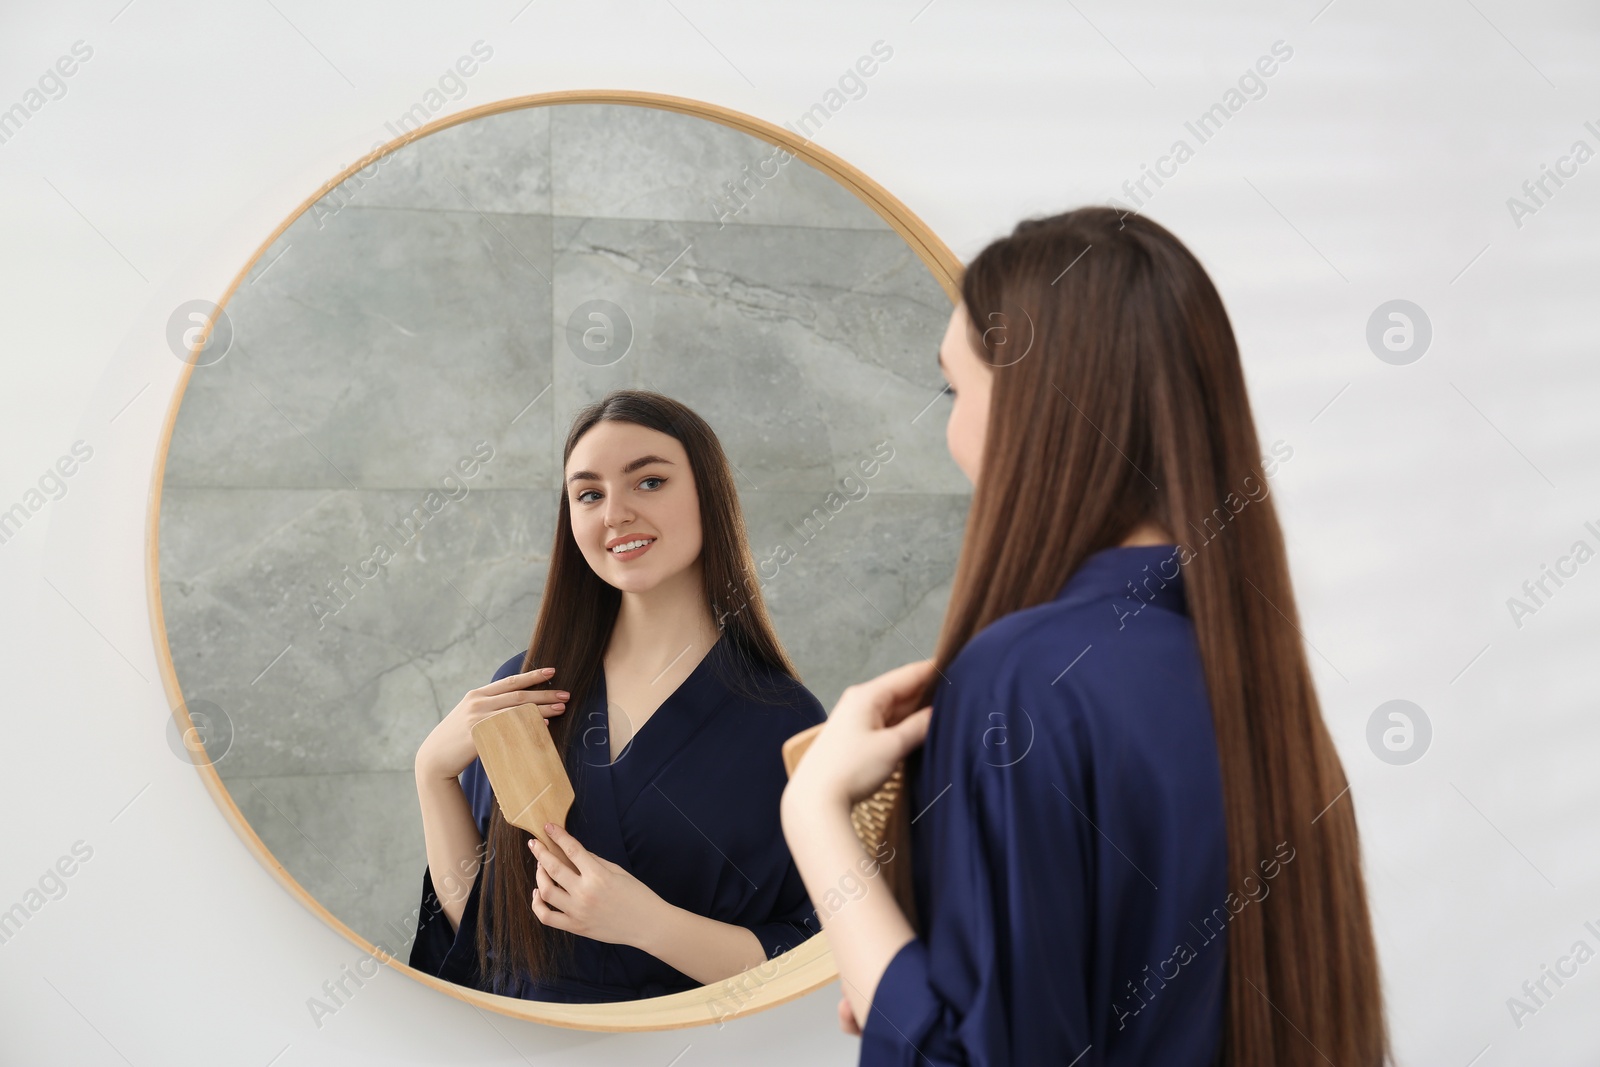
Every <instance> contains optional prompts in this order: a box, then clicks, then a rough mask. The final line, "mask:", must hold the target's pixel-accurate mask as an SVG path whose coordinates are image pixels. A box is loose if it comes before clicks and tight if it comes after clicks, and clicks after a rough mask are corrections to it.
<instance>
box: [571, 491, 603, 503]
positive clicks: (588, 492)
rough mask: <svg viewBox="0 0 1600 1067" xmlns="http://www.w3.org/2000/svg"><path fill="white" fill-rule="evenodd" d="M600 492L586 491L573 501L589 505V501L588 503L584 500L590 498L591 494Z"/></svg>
mask: <svg viewBox="0 0 1600 1067" xmlns="http://www.w3.org/2000/svg"><path fill="white" fill-rule="evenodd" d="M599 491H600V490H598V489H585V490H584V491H583V492H581V493H579V494H578V495H577V496H575V497H573V498H572V499H574V500H576V501H577V502H578V503H580V504H587V503H589V501H587V500H585V499H583V498H584V497H586V496H588V495H589V494H590V493H598V492H599Z"/></svg>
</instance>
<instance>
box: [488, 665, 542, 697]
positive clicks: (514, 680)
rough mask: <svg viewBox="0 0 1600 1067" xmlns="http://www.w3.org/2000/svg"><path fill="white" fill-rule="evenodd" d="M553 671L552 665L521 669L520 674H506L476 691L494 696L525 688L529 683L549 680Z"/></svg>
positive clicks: (533, 683)
mask: <svg viewBox="0 0 1600 1067" xmlns="http://www.w3.org/2000/svg"><path fill="white" fill-rule="evenodd" d="M555 672H556V669H555V668H554V667H538V668H536V669H534V670H531V671H523V672H522V673H520V674H508V675H506V676H505V677H504V678H501V679H500V680H499V681H497V682H490V683H489V684H488V685H486V686H482V687H481V688H479V690H478V692H479V693H482V694H483V695H484V696H496V695H498V694H500V693H509V692H511V691H513V690H516V689H526V688H527V687H528V686H530V685H537V684H539V683H540V682H547V681H549V680H550V676H551V675H553V674H555Z"/></svg>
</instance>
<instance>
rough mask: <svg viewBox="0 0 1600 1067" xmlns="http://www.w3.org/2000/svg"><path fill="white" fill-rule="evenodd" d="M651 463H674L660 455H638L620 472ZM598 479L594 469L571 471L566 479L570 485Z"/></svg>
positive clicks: (631, 471)
mask: <svg viewBox="0 0 1600 1067" xmlns="http://www.w3.org/2000/svg"><path fill="white" fill-rule="evenodd" d="M652 463H665V464H666V465H667V466H669V467H671V466H673V465H674V464H673V462H672V460H670V459H663V458H662V457H660V456H654V455H651V456H640V457H639V458H638V459H636V460H634V461H633V462H632V463H629V464H628V465H627V466H626V467H623V468H622V473H623V474H632V473H633V472H634V471H636V470H638V469H639V468H640V467H646V466H649V465H650V464H652ZM599 480H600V476H599V475H598V474H596V473H595V472H594V471H573V472H572V476H571V477H569V478H568V479H567V484H568V485H571V484H572V483H573V482H580V481H590V482H598V481H599Z"/></svg>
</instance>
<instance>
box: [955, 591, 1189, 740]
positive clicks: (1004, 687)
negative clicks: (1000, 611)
mask: <svg viewBox="0 0 1600 1067" xmlns="http://www.w3.org/2000/svg"><path fill="white" fill-rule="evenodd" d="M945 674H946V677H947V680H948V681H949V683H950V686H949V688H950V689H951V690H952V694H951V695H952V697H956V698H957V699H954V700H952V701H951V703H953V704H955V705H957V706H960V705H963V704H971V705H972V706H973V707H975V708H976V709H977V710H978V712H980V713H984V714H987V713H988V710H989V709H991V708H992V706H993V705H994V704H995V702H997V701H998V702H1002V703H1005V704H1007V705H1012V704H1015V705H1018V706H1020V707H1024V708H1026V707H1029V706H1036V707H1041V708H1042V707H1052V708H1061V709H1066V710H1067V711H1068V712H1069V713H1074V714H1077V715H1080V716H1096V713H1097V711H1101V712H1103V711H1105V710H1106V709H1108V708H1112V709H1114V710H1116V711H1117V714H1115V715H1105V714H1100V715H1098V716H1097V717H1098V718H1100V719H1102V720H1108V721H1105V722H1102V723H1101V724H1100V725H1102V726H1103V727H1107V728H1116V727H1117V726H1118V725H1119V724H1120V725H1122V726H1130V727H1131V726H1133V725H1134V721H1133V720H1132V719H1131V718H1129V717H1127V716H1124V715H1122V714H1121V709H1122V708H1123V707H1124V706H1126V705H1127V704H1128V703H1129V702H1130V699H1131V700H1133V701H1134V702H1138V703H1144V704H1152V703H1153V704H1163V705H1165V706H1168V707H1171V706H1172V700H1171V699H1169V698H1182V697H1191V696H1195V697H1198V698H1199V699H1200V700H1202V701H1203V699H1204V688H1203V686H1204V681H1203V674H1202V670H1201V664H1200V659H1199V654H1198V648H1197V646H1196V645H1195V640H1194V630H1193V626H1192V624H1191V623H1190V620H1189V619H1188V617H1187V616H1186V615H1184V614H1181V613H1175V612H1169V611H1157V610H1149V611H1145V612H1142V613H1140V614H1139V615H1137V617H1134V616H1131V615H1130V614H1129V613H1128V611H1127V609H1126V605H1123V604H1119V603H1118V602H1117V601H1116V600H1115V599H1113V598H1108V597H1099V598H1093V599H1088V600H1082V599H1073V598H1061V597H1058V598H1056V599H1054V600H1051V601H1047V602H1045V603H1043V604H1036V605H1033V606H1031V607H1027V608H1023V609H1021V610H1018V611H1014V612H1011V613H1009V614H1007V615H1004V616H1002V617H1000V618H999V619H996V620H995V621H994V622H992V623H990V624H989V625H988V626H986V627H984V628H983V629H982V630H980V631H979V632H978V633H977V634H975V635H973V637H972V638H971V639H970V640H969V641H968V642H967V643H966V645H965V646H963V647H962V649H961V651H960V652H959V653H958V654H957V655H956V657H955V659H954V660H953V661H952V662H951V664H950V665H949V667H947V668H946V670H945ZM962 697H966V698H975V700H974V699H966V700H963V699H960V698H962ZM1143 698H1149V699H1143ZM1156 698H1161V699H1156ZM1173 710H1177V709H1176V708H1174V709H1173Z"/></svg>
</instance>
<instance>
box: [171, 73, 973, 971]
mask: <svg viewBox="0 0 1600 1067" xmlns="http://www.w3.org/2000/svg"><path fill="white" fill-rule="evenodd" d="M730 198H732V199H730ZM730 203H736V204H738V205H739V209H738V210H737V211H732V210H730V209H729V204H730ZM949 313H950V300H949V298H948V297H947V295H946V293H945V290H944V289H943V288H942V287H941V286H940V284H939V282H938V281H937V280H936V278H935V276H934V274H933V273H932V272H931V271H930V268H929V266H928V265H927V264H926V263H925V262H924V260H923V259H922V258H921V256H919V254H918V252H917V250H916V249H914V248H913V247H912V246H911V245H910V244H908V242H907V240H906V239H905V238H904V237H903V236H902V235H901V233H900V232H898V231H897V230H896V229H894V228H893V227H891V226H890V225H889V223H888V222H886V221H885V219H884V217H883V216H881V215H880V214H879V213H878V212H877V211H876V210H874V209H873V208H872V207H870V206H868V205H867V204H866V203H865V202H863V201H862V200H861V199H859V198H858V197H857V196H856V194H854V193H853V192H851V191H850V190H849V189H847V188H845V187H844V186H843V185H841V184H839V183H838V182H836V181H835V180H834V178H833V177H831V176H830V175H829V174H827V173H825V172H823V171H822V170H819V169H816V168H813V167H812V166H811V165H810V164H808V163H807V162H805V161H804V160H803V159H801V158H799V157H796V156H793V155H791V154H790V153H788V152H786V151H784V150H782V149H781V148H775V146H774V145H773V144H771V143H769V142H767V141H765V140H761V139H759V138H757V137H754V136H751V135H749V134H746V133H744V132H741V131H739V130H736V129H732V128H730V127H728V126H726V125H723V124H721V123H719V122H715V121H712V120H711V119H709V118H706V117H702V116H700V115H691V114H684V113H681V112H678V111H672V110H666V109H663V108H658V107H644V106H629V105H619V104H610V103H607V104H598V103H562V104H550V105H544V106H537V107H520V108H515V109H510V110H504V111H499V112H497V113H493V114H488V115H485V116H483V117H480V118H476V119H473V120H471V121H469V122H465V123H462V124H459V125H457V126H453V127H450V128H448V129H443V130H440V131H437V132H433V133H430V134H428V135H426V136H423V137H420V138H416V139H414V140H412V141H410V142H409V143H405V144H403V145H402V146H400V147H397V148H396V149H395V150H394V151H393V152H391V153H390V154H389V155H387V156H385V157H383V158H382V159H381V160H380V161H379V162H376V163H373V164H371V165H369V166H368V167H366V168H365V169H364V170H363V171H360V172H357V173H355V174H352V175H351V176H350V177H349V178H347V179H346V180H344V181H343V182H341V183H340V184H339V185H338V186H337V187H336V188H334V189H332V190H331V191H329V193H328V194H327V195H325V196H323V197H322V198H321V199H320V200H318V201H317V202H315V203H313V204H312V205H310V207H309V209H308V210H305V211H303V212H302V213H300V214H299V215H298V216H297V217H296V218H294V219H293V220H292V222H291V223H290V224H289V225H288V226H287V227H286V228H285V229H284V230H283V232H282V233H281V234H279V235H278V237H277V238H276V239H275V240H274V241H273V242H272V243H271V244H270V245H269V246H268V247H266V248H264V249H263V250H262V251H261V253H260V254H259V255H258V256H257V258H256V260H255V261H254V262H253V263H252V265H251V267H250V269H249V270H248V271H247V273H246V274H245V276H244V278H243V279H242V281H241V282H240V284H239V285H238V287H237V289H236V291H235V292H233V293H232V295H231V296H230V297H229V299H228V300H227V301H226V303H225V305H224V308H223V316H224V318H225V322H226V327H227V330H228V334H229V338H230V339H229V342H228V345H227V348H226V351H225V352H223V353H222V354H221V355H220V356H217V357H215V358H212V357H211V356H210V355H208V356H207V358H206V360H205V361H204V362H203V365H197V366H195V367H194V368H193V371H192V373H191V374H190V377H189V379H188V381H187V383H186V385H185V387H184V389H183V391H182V393H181V396H180V398H179V400H178V404H179V407H178V410H177V414H176V417H175V421H174V424H173V431H172V436H171V441H170V445H169V447H168V450H167V453H166V456H165V458H164V468H163V469H164V474H163V481H162V488H161V494H160V498H159V508H160V511H159V516H158V518H159V556H158V566H159V571H158V578H159V591H160V597H161V605H160V606H161V615H162V622H163V624H164V627H165V632H166V635H167V640H168V645H169V648H170V652H171V657H172V665H173V670H174V672H175V676H176V679H177V682H178V684H179V686H180V687H181V690H182V699H183V701H184V702H185V705H186V706H187V707H188V709H189V711H190V714H191V718H193V719H194V721H195V723H196V726H197V728H198V729H200V731H201V733H202V735H203V736H202V740H203V749H199V750H197V749H195V748H194V747H193V746H191V747H189V748H187V749H182V750H181V751H184V752H186V753H188V755H189V758H194V759H197V760H203V761H208V762H209V763H210V765H211V766H212V767H213V768H214V770H215V771H216V773H217V775H218V776H219V777H220V779H221V781H222V783H223V785H224V786H225V788H226V791H227V794H228V798H229V800H230V802H231V803H232V804H234V805H236V806H237V808H238V810H239V812H240V813H241V815H242V816H243V818H244V819H245V820H246V821H247V822H248V824H249V827H250V829H251V831H252V832H253V833H254V834H255V835H256V836H258V837H259V838H260V840H261V842H262V843H263V844H264V845H265V846H266V848H267V849H268V850H270V852H271V853H272V856H273V857H274V858H275V859H276V860H277V862H278V863H281V864H282V865H283V867H284V868H285V869H286V870H287V871H288V872H289V873H290V874H291V875H292V877H293V878H294V879H295V880H296V882H298V884H299V885H300V886H301V887H303V888H304V890H305V892H306V893H307V894H309V896H310V897H311V898H312V899H313V900H314V901H315V902H316V903H317V904H320V905H321V906H322V907H324V908H326V909H327V910H328V912H330V913H331V914H332V915H333V916H334V917H335V918H336V919H338V920H339V921H340V922H342V923H344V924H345V925H347V926H348V927H349V928H350V929H352V930H353V931H355V932H356V933H357V934H359V935H360V936H361V937H363V938H365V939H366V940H367V941H369V942H370V943H372V944H373V945H374V946H376V947H377V948H379V949H381V950H382V951H384V952H387V953H389V954H391V955H394V956H396V957H398V958H400V959H402V960H404V959H413V960H415V961H417V964H418V965H419V969H426V968H425V967H423V966H422V964H423V961H429V962H436V963H437V964H438V967H439V970H438V971H435V972H432V973H438V974H440V975H441V976H442V977H446V978H447V979H448V980H451V981H457V982H460V983H462V984H477V983H484V984H483V985H481V986H480V987H482V988H488V987H489V986H488V984H487V983H488V982H489V981H490V979H491V978H492V977H493V974H494V972H495V969H496V968H502V967H503V968H505V969H506V970H505V973H504V974H502V975H501V977H502V978H504V979H505V980H506V982H508V983H510V984H505V985H503V986H502V988H504V989H506V990H507V991H510V992H511V995H518V996H525V997H528V998H530V999H545V1000H558V1001H569V1002H577V1001H601V1000H607V1001H609V1000H627V999H634V998H638V997H649V996H655V995H659V994H661V993H664V992H670V991H674V990H677V989H682V988H687V987H690V986H692V985H696V984H700V983H706V982H711V981H715V980H717V979H718V978H720V977H724V976H726V975H727V974H731V973H734V972H735V971H738V970H740V969H742V968H743V967H744V966H748V965H749V962H750V960H751V959H752V958H753V957H754V956H755V955H756V954H758V953H759V954H761V955H766V956H770V955H774V954H776V952H778V951H781V948H782V947H785V946H792V945H794V944H795V943H797V940H798V939H799V938H801V937H803V936H808V935H809V933H811V932H812V931H814V929H815V926H814V924H813V925H812V926H811V927H809V928H808V927H807V925H806V920H807V917H808V914H809V902H807V901H806V900H805V898H804V891H803V888H800V885H799V881H798V878H797V877H795V875H794V873H793V869H792V866H791V865H790V861H789V858H788V855H787V850H786V849H785V847H784V845H783V840H782V835H781V833H780V832H779V829H778V822H777V807H776V805H777V796H778V793H779V792H781V789H782V786H783V782H784V774H783V768H782V764H781V759H780V756H779V753H778V746H779V745H781V742H782V740H783V738H784V737H787V736H789V735H791V734H793V733H795V732H798V731H799V730H801V729H804V728H805V727H806V726H807V725H809V724H810V723H811V722H814V721H819V720H820V716H821V715H822V714H823V709H825V708H827V707H831V706H832V703H833V701H834V700H835V699H836V698H837V696H838V694H839V692H840V690H841V689H842V688H843V687H844V685H846V684H848V683H849V682H850V681H851V680H853V679H858V678H862V677H870V676H872V675H874V674H876V673H877V672H879V671H882V670H884V669H887V668H888V667H891V666H895V665H898V664H900V663H903V662H905V661H906V660H907V659H908V658H915V657H919V656H923V655H927V654H928V652H927V650H929V649H931V647H932V644H933V638H934V636H935V634H936V632H937V628H938V624H939V620H940V618H941V613H942V610H943V607H944V604H945V601H946V598H947V596H948V576H949V575H951V574H952V573H954V569H955V556H956V552H957V551H958V548H959V542H960V535H961V531H962V526H963V523H964V521H965V516H966V510H967V503H968V499H969V493H970V487H969V485H968V483H967V482H966V480H965V478H964V477H963V476H962V475H961V473H960V471H959V470H958V469H957V468H955V466H954V465H952V464H951V463H950V462H949V456H948V451H947V450H946V448H945V447H944V442H943V434H944V424H945V420H946V415H947V411H948V408H947V405H948V400H947V399H944V398H942V397H941V390H942V387H943V381H942V379H941V377H940V374H939V370H938V367H937V365H936V362H935V354H936V351H937V346H938V342H939V338H940V337H941V335H942V333H943V331H944V328H945V324H946V322H947V320H948V318H949ZM222 323H223V319H219V333H220V331H221V328H222ZM197 362H200V361H197ZM638 460H645V461H646V462H645V463H642V464H639V465H637V466H634V464H635V462H636V461H638ZM618 538H626V540H625V541H623V542H622V544H621V545H619V544H618V543H617V539H618ZM640 542H643V543H640ZM530 653H532V657H531V658H530ZM549 667H554V668H555V672H554V674H553V675H551V676H548V677H542V678H541V677H540V676H538V675H536V674H532V673H530V672H533V671H537V670H538V669H539V668H549ZM555 694H566V696H565V697H563V698H562V699H560V700H556V699H552V696H553V695H555ZM510 707H521V708H524V709H533V710H536V711H538V712H539V714H540V715H541V717H543V716H544V715H545V714H546V713H549V716H550V717H549V718H548V720H547V721H548V722H549V724H550V729H551V738H552V741H554V742H556V743H557V744H558V745H559V746H560V747H561V748H562V752H563V759H564V761H565V763H564V765H565V766H566V767H567V769H568V772H569V776H570V778H571V781H572V784H573V787H574V793H575V796H576V800H575V801H574V803H573V806H572V809H571V811H570V812H569V814H568V817H567V830H568V831H570V834H569V837H568V838H567V840H568V842H569V844H570V851H571V855H563V856H561V857H556V856H555V855H553V854H552V853H551V852H550V850H547V849H544V848H543V846H541V851H542V852H545V853H546V855H545V856H543V857H541V856H538V855H536V854H535V852H534V851H533V850H532V849H530V848H529V847H528V845H527V842H528V840H529V835H528V834H527V833H526V832H525V831H522V830H520V829H518V828H517V827H515V826H512V825H511V824H510V823H509V822H507V821H506V820H505V818H504V816H505V814H507V813H502V812H499V811H498V810H497V809H496V806H495V805H494V804H493V803H492V802H491V797H490V793H491V789H490V784H491V783H489V782H488V781H487V778H486V776H485V775H484V774H483V772H482V766H481V763H479V762H478V761H477V760H476V754H475V753H474V752H472V751H470V747H471V746H470V742H471V733H470V726H471V723H472V721H475V720H477V719H481V718H482V717H483V715H484V714H486V713H488V712H490V711H491V710H492V711H505V710H506V709H507V708H510ZM462 727H466V729H462ZM458 774H459V777H457V775H458ZM424 779H426V781H424ZM445 786H449V787H450V788H451V789H454V792H453V793H450V792H448V791H447V790H446V789H445V788H444V787H445ZM511 814H514V813H511ZM557 840H560V839H557ZM486 853H487V854H492V855H494V856H497V857H498V856H505V855H518V856H519V858H520V856H521V855H523V854H526V856H527V858H528V861H532V862H519V863H506V864H504V865H501V866H498V869H496V867H497V865H496V864H490V865H489V867H488V869H487V870H485V871H484V872H483V876H482V877H480V876H479V872H478V871H477V870H475V869H474V864H475V863H476V862H477V860H478V858H479V856H481V855H483V854H486ZM541 858H543V859H549V860H550V861H551V862H554V863H560V864H562V866H561V867H559V868H552V869H554V870H556V875H557V876H555V877H551V878H549V879H548V881H549V883H550V884H549V885H548V886H545V885H542V884H541V879H542V878H543V877H544V876H541V875H540V874H539V873H538V871H537V869H536V868H539V867H544V866H545V865H544V864H542V863H540V862H538V861H539V860H540V859H541ZM463 861H465V867H463V865H462V864H463ZM568 862H570V863H571V864H572V866H567V865H566V864H567V863H568ZM585 863H587V864H588V866H587V868H586V867H585ZM574 867H575V868H576V869H574ZM438 871H447V872H450V876H449V879H448V881H449V882H450V883H451V886H452V887H453V888H454V889H456V890H458V891H459V892H455V893H452V892H450V891H449V887H447V886H446V885H445V884H443V883H445V882H446V879H445V878H444V877H440V878H438V879H435V878H433V877H432V875H433V874H435V873H436V872H438ZM424 872H426V876H425V875H424ZM467 872H470V874H471V876H470V877H468V873H467ZM563 878H565V879H566V880H567V881H568V882H571V883H572V885H571V887H568V886H566V885H564V884H563V883H562V879H563ZM497 887H498V889H499V892H498V893H497V892H496V889H497ZM419 889H420V890H421V892H420V893H419ZM473 890H476V892H473ZM536 894H537V895H539V896H540V897H541V898H545V900H546V901H559V902H563V903H564V904H565V907H553V910H552V911H550V912H548V913H547V914H546V915H545V917H544V918H543V919H541V916H540V915H539V914H538V911H537V909H536V907H535V905H534V896H535V895H536ZM563 894H565V895H563ZM518 895H521V897H522V903H521V905H520V906H513V905H511V904H509V903H508V904H507V906H506V907H504V908H499V907H495V906H493V904H494V902H497V901H502V900H503V901H511V900H512V899H514V898H515V897H517V896H518ZM484 898H487V899H488V900H489V901H490V902H491V906H490V907H489V908H488V909H487V918H486V922H485V924H484V929H485V930H486V932H487V934H488V937H489V941H490V943H489V945H488V948H489V949H490V951H489V952H488V954H487V955H482V956H480V955H479V953H478V951H477V945H476V937H477V931H478V927H479V924H478V914H479V906H480V905H482V904H483V903H484ZM430 900H431V901H432V902H433V903H434V904H436V905H437V908H436V909H435V908H433V907H431V906H430V904H429V902H430ZM652 901H658V902H659V903H653V902H652ZM539 907H552V905H551V904H550V903H542V904H540V905H539ZM668 908H671V909H676V910H675V911H669V910H666V909H668ZM557 913H559V914H560V915H561V916H562V917H561V918H556V917H555V915H556V914H557ZM680 913H681V914H680ZM662 916H668V917H670V918H671V919H672V920H673V921H671V922H661V921H656V920H660V918H661V917H662ZM641 917H653V921H651V922H650V923H649V926H650V929H648V930H642V926H643V925H644V924H643V923H641V922H640V921H639V920H640V919H641ZM563 925H564V926H566V927H567V929H561V927H562V926H563ZM484 961H488V963H489V964H490V966H489V967H488V968H487V972H488V973H485V969H484V968H480V967H479V966H478V965H479V963H480V962H484ZM512 971H515V972H517V974H519V975H520V976H521V977H519V978H515V979H512V978H508V977H507V975H509V974H511V972H512ZM533 973H538V974H540V975H542V977H538V978H533V977H530V975H531V974H533Z"/></svg>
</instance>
